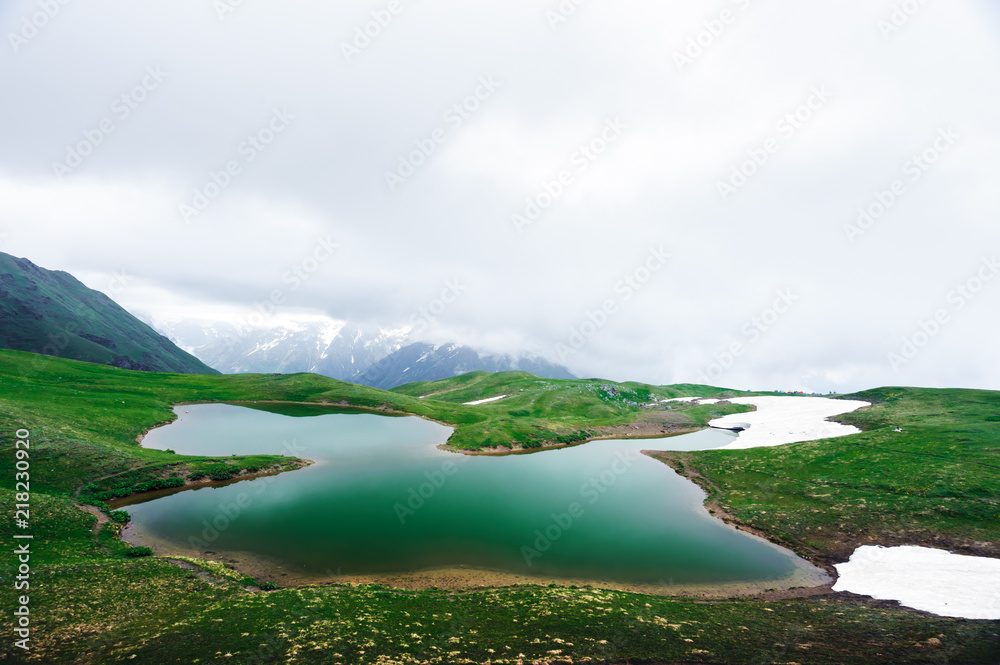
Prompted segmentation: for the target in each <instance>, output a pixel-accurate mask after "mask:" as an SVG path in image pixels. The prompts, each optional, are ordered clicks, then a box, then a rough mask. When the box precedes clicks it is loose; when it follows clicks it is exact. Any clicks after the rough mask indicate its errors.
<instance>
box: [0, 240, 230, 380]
mask: <svg viewBox="0 0 1000 665" xmlns="http://www.w3.org/2000/svg"><path fill="white" fill-rule="evenodd" d="M0 348H6V349H14V350H18V351H30V352H34V353H41V354H45V355H50V356H58V357H61V358H70V359H74V360H84V361H87V362H93V363H99V364H102V365H112V366H115V367H124V368H127V369H136V370H144V371H159V372H179V373H185V374H218V372H217V371H216V370H214V369H212V368H211V367H209V366H208V365H205V364H204V363H202V362H201V361H200V360H198V359H197V358H195V357H194V356H192V355H191V354H189V353H187V352H185V351H183V350H181V349H179V348H178V347H177V346H176V345H175V344H174V343H173V342H171V341H170V340H169V339H167V338H166V337H164V336H162V335H160V334H159V333H157V332H156V331H155V330H153V329H152V328H150V327H149V326H148V325H146V324H145V323H143V322H142V321H140V320H138V319H137V318H135V317H134V316H132V315H131V314H129V313H128V312H127V311H125V310H124V309H122V308H121V307H120V306H119V305H118V304H117V303H115V302H114V301H113V300H112V299H111V298H109V297H107V296H106V295H104V294H103V293H100V292H98V291H94V290H93V289H89V288H87V287H86V286H84V285H83V284H82V283H81V282H80V281H79V280H77V279H76V278H75V277H73V276H72V275H70V274H69V273H66V272H62V271H52V270H46V269H44V268H39V267H38V266H36V265H35V264H34V263H32V262H31V261H29V260H27V259H19V258H15V257H13V256H11V255H10V254H4V253H3V252H0Z"/></svg>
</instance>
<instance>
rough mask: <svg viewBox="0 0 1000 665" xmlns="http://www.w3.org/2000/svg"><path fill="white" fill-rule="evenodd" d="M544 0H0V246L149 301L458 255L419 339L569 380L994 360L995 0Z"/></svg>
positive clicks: (358, 304) (989, 383) (346, 281)
mask: <svg viewBox="0 0 1000 665" xmlns="http://www.w3.org/2000/svg"><path fill="white" fill-rule="evenodd" d="M571 4H572V3H568V2H567V3H562V4H561V5H560V3H557V2H547V3H538V2H529V1H528V0H506V1H505V2H494V1H492V0H488V1H484V2H479V3H459V2H454V1H448V0H420V1H419V2H417V1H415V0H413V1H410V2H408V1H407V0H398V1H397V2H393V3H390V2H388V0H385V1H384V2H358V3H346V4H345V3H337V4H335V5H329V4H328V3H324V2H319V1H318V0H291V1H289V2H283V3H264V2H255V1H254V0H244V1H243V2H242V3H238V5H237V3H235V2H231V1H228V0H219V2H213V1H212V0H203V1H202V2H192V3H157V4H156V5H153V6H151V5H150V3H134V2H125V1H124V0H109V1H108V2H103V3H100V6H93V3H90V4H85V3H77V2H68V3H67V4H65V5H61V4H58V2H52V3H45V2H39V1H37V0H36V1H24V2H22V1H10V2H6V3H4V4H3V6H2V7H0V28H2V31H0V32H2V33H3V34H4V35H5V36H6V39H5V44H4V45H3V47H4V48H3V50H0V61H2V65H0V85H2V86H3V87H2V89H3V90H4V91H5V94H4V95H3V101H2V102H0V127H2V128H3V134H4V135H3V146H4V149H3V151H2V153H0V250H3V251H7V252H10V253H14V254H17V255H23V256H27V257H29V258H31V259H32V260H34V261H36V262H38V263H40V264H42V265H44V266H46V267H50V268H60V269H64V270H68V271H70V272H73V273H75V274H78V275H80V276H81V277H82V278H84V279H85V280H86V281H87V282H88V284H90V285H92V286H94V287H96V288H101V289H103V290H105V291H107V292H109V293H111V294H112V295H113V296H114V297H115V298H116V299H118V300H119V302H121V303H122V304H123V305H124V306H126V307H132V308H137V309H143V310H145V311H150V312H152V313H154V314H156V313H162V314H164V315H165V314H166V313H168V312H169V313H170V314H171V315H177V314H178V313H180V312H190V313H191V315H192V316H227V317H228V316H239V313H240V312H246V311H248V310H249V309H251V308H252V307H253V306H254V304H255V303H257V302H259V301H261V300H262V299H267V298H268V297H269V295H270V294H271V293H272V292H274V291H275V290H280V291H281V295H282V296H283V298H284V300H283V304H282V306H281V309H282V311H284V312H287V313H289V314H291V313H295V312H299V311H306V310H309V311H319V312H323V313H326V314H327V315H329V316H332V317H335V318H340V319H350V320H354V321H360V322H377V323H380V324H382V325H384V326H387V327H394V326H401V325H405V324H406V323H407V322H409V321H410V320H411V319H412V317H413V315H414V314H415V313H417V312H419V311H420V308H422V307H428V306H429V305H430V304H431V303H432V302H433V301H434V299H435V298H437V297H438V296H439V295H440V293H441V291H442V289H444V288H446V281H447V280H458V282H459V284H460V285H461V286H462V291H463V293H462V295H461V297H459V298H458V299H457V301H456V302H455V303H453V304H451V305H449V306H448V307H447V308H446V310H445V311H444V312H443V313H442V314H441V315H440V316H439V317H437V319H436V320H435V321H434V324H433V325H432V326H431V327H430V328H429V329H428V331H427V335H429V336H430V337H432V338H436V339H438V340H440V341H443V340H451V339H454V340H457V341H462V342H467V343H471V344H475V345H478V346H482V347H485V348H488V349H490V350H503V351H512V350H517V349H524V350H528V351H532V352H536V353H544V354H546V355H548V356H550V357H551V358H553V359H555V360H562V361H563V362H565V363H566V364H567V365H568V366H569V367H570V368H571V369H572V370H573V371H575V372H577V373H579V374H583V375H591V376H597V375H600V376H605V377H609V378H614V379H636V380H643V381H650V382H656V383H669V382H678V381H696V380H705V379H711V380H713V381H714V382H715V383H719V384H724V385H733V386H737V387H753V388H788V389H798V388H807V389H814V390H823V391H826V390H850V389H858V388H864V387H870V386H873V385H884V384H920V385H932V386H945V385H948V386H968V387H988V388H998V387H1000V385H998V379H997V375H996V371H995V368H996V367H997V366H998V365H1000V350H998V349H997V346H996V344H995V343H994V338H995V332H994V330H995V328H996V325H997V323H998V316H997V311H998V308H997V306H996V304H997V300H998V298H1000V279H993V280H992V281H987V282H985V283H983V284H980V283H979V282H978V281H977V280H979V279H980V277H981V276H982V277H986V276H991V275H992V268H988V267H987V268H983V267H982V266H983V265H984V263H983V262H984V260H988V259H990V258H992V257H993V256H994V255H996V254H998V253H1000V232H998V231H997V225H996V219H997V212H998V207H1000V203H998V201H997V199H996V197H995V195H993V192H994V190H995V186H994V183H995V181H996V179H997V176H998V175H1000V174H998V170H1000V169H998V167H997V165H996V157H995V155H996V154H998V149H1000V141H998V139H1000V130H998V129H997V124H996V118H997V117H998V116H1000V113H998V111H1000V95H998V94H997V90H998V89H1000V88H998V83H1000V71H998V70H997V69H996V68H995V67H991V66H989V65H988V64H985V63H993V62H996V61H997V60H996V59H997V56H998V50H1000V49H998V47H1000V40H998V34H997V33H998V28H1000V17H998V15H997V12H996V11H995V9H994V8H993V7H992V6H991V5H990V3H988V2H985V1H975V0H956V1H955V2H951V3H947V4H942V3H932V4H927V3H924V4H919V3H916V2H902V0H899V1H898V2H897V1H892V0H879V1H878V2H870V1H868V2H862V1H861V0H847V1H846V2H842V3H838V4H836V5H832V4H827V5H810V4H804V3H793V2H791V1H790V0H783V1H782V2H779V3H778V4H774V3H769V4H767V5H766V6H765V5H764V4H763V3H758V2H756V1H755V0H734V1H733V2H724V3H689V2H688V3H679V2H668V3H663V2H650V1H640V0H630V1H624V2H616V3H609V2H597V1H596V0H595V1H593V2H586V3H581V5H580V6H579V7H578V8H577V9H576V10H575V11H574V12H573V13H572V14H571V15H569V16H566V17H565V19H566V20H556V19H554V18H553V17H555V16H559V15H558V14H557V12H558V11H559V7H560V6H563V7H565V6H571ZM230 5H234V6H235V7H234V8H233V10H232V11H226V12H223V13H222V15H221V16H220V10H219V8H220V7H227V6H230ZM45 7H48V11H49V13H53V14H54V15H52V16H51V17H47V16H44V14H43V12H44V11H45ZM54 7H58V11H57V12H54V11H53V8H54ZM390 7H391V8H392V9H395V10H396V11H395V13H392V12H390V11H389V8H390ZM724 10H725V11H726V12H727V13H726V14H725V15H723V14H722V12H723V11H724ZM906 10H911V11H912V13H907V11H906ZM373 12H375V14H374V15H373ZM554 12H555V13H554ZM43 17H44V18H43ZM389 17H391V21H390V20H388V18H389ZM377 18H381V19H382V22H383V23H386V25H384V26H378V27H377V28H376V27H375V26H377V24H372V23H371V22H372V21H374V20H376V19H377ZM25 21H27V23H25ZM893 21H895V23H893ZM36 24H37V25H38V26H40V27H36ZM896 24H898V25H896ZM366 28H367V29H368V30H369V31H370V32H371V33H373V34H374V33H377V34H375V35H374V36H372V37H368V38H358V32H357V31H358V30H361V31H362V33H363V31H364V30H365V29H366ZM366 39H367V41H366ZM345 44H348V45H352V46H351V47H345ZM123 95H124V98H123ZM456 105H457V106H456ZM796 114H797V117H796ZM109 129H110V130H113V131H107V130H109ZM90 144H95V145H93V146H91V145H90ZM432 147H433V151H432V150H431V148H432ZM91 148H92V149H91ZM68 149H72V150H74V151H77V152H86V153H89V154H86V155H84V156H82V158H81V159H79V160H77V158H76V157H73V156H69V162H68V167H72V168H64V167H56V166H54V163H55V162H61V163H63V164H64V165H67V158H68V155H67V150H68ZM414 151H417V152H416V153H415V152H414ZM421 151H422V152H421ZM422 153H431V154H429V155H426V156H425V155H424V154H422ZM925 153H926V154H925ZM915 156H916V157H917V160H919V161H917V160H914V157H915ZM401 158H402V159H404V160H407V161H409V162H410V163H411V164H417V165H416V166H412V169H411V165H410V164H408V165H406V166H404V167H403V168H402V169H401V168H400V159H401ZM77 161H78V162H79V164H78V165H77ZM932 162H933V163H932ZM227 166H229V167H231V169H230V170H231V173H225V172H226V169H227ZM734 169H735V170H736V172H735V174H734ZM739 169H743V171H744V173H746V174H750V175H749V176H747V175H744V174H740V173H739ZM411 171H412V172H411ZM387 172H388V173H394V174H395V175H394V176H393V177H389V178H387ZM560 178H562V182H561V183H560ZM894 183H895V186H896V192H895V193H893V191H892V190H893V185H894ZM222 185H224V186H222ZM196 190H197V191H198V192H200V194H199V195H196V194H195V192H196ZM199 196H205V197H206V200H207V198H208V197H212V200H211V201H210V202H209V205H207V207H204V210H200V211H199V212H198V214H193V213H192V212H191V209H195V208H197V207H198V205H196V204H203V203H205V202H206V200H199V198H198V197H199ZM880 199H881V200H880ZM184 205H187V206H190V207H191V209H188V210H187V211H186V213H185V211H184V209H183V208H182V206H184ZM533 206H537V210H535V209H533ZM859 208H865V209H870V210H871V211H872V212H873V213H874V214H875V215H878V214H881V216H879V217H878V218H877V219H876V218H874V217H873V218H871V220H870V221H868V220H863V221H862V224H861V225H858V218H859V212H858V210H859ZM883 210H884V213H883ZM535 213H537V215H536V214H535ZM515 215H520V216H521V217H520V218H517V217H515ZM532 217H534V219H530V218H532ZM518 220H519V221H518ZM329 243H335V244H336V245H337V248H336V249H335V250H332V251H331V250H329V249H328V248H327V245H328V244H329ZM661 248H662V250H663V251H665V252H667V253H669V255H670V258H669V259H668V260H666V261H665V262H664V261H660V260H654V259H652V258H651V257H652V256H653V255H655V254H656V253H657V252H659V251H660V250H661ZM647 262H649V263H647ZM986 265H987V266H988V265H989V264H988V263H987V264H986ZM311 269H314V271H313V272H309V270H311ZM296 270H298V271H300V272H301V271H305V272H302V275H305V276H307V277H308V279H302V278H301V277H300V276H297V274H296ZM980 272H982V275H981V276H980V275H979V273H980ZM116 273H117V274H122V273H124V274H125V275H127V276H128V277H129V279H128V280H127V285H126V287H125V288H120V287H121V284H119V283H118V282H116V281H115V279H116V278H115V274H116ZM119 281H120V280H119ZM630 281H631V283H630ZM960 285H961V286H962V288H963V289H967V291H966V294H963V293H962V292H960V291H959V290H958V287H959V286H960ZM638 287H641V288H638ZM980 287H981V288H980ZM972 290H977V292H976V293H973V292H972ZM605 309H609V310H612V311H610V313H609V312H607V311H605ZM779 310H780V311H779ZM939 310H940V311H941V312H943V313H941V312H939ZM936 314H940V316H941V320H942V321H944V323H941V322H934V321H933V320H934V318H935V315H936ZM595 322H596V323H595ZM928 322H929V323H928ZM904 337H905V338H907V339H909V340H910V341H911V343H914V347H916V346H919V347H920V348H913V349H911V348H909V347H907V346H906V345H904ZM734 344H738V345H739V346H737V347H735V348H736V350H737V353H733V349H734V346H733V345H734ZM890 353H896V354H897V355H898V356H899V358H897V359H895V362H894V361H893V359H892V358H891V357H890V355H889V354H890ZM906 356H912V357H911V358H908V357H906ZM724 366H726V367H724Z"/></svg>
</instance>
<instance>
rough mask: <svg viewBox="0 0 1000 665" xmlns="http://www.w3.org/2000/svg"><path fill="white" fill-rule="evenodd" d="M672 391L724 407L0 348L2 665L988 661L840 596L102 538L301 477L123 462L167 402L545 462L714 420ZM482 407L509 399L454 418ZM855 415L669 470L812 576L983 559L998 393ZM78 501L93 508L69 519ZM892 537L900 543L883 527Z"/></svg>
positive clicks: (941, 635)
mask: <svg viewBox="0 0 1000 665" xmlns="http://www.w3.org/2000/svg"><path fill="white" fill-rule="evenodd" d="M522 391H523V392H522ZM680 393H687V394H690V395H705V396H708V395H718V394H725V393H724V391H720V389H717V388H711V387H704V386H664V387H661V386H647V385H643V384H619V383H613V382H610V381H601V380H572V381H569V380H567V381H553V380H544V379H538V378H537V377H533V376H531V375H526V374H521V373H510V374H506V375H504V374H501V375H488V374H484V373H477V374H473V375H468V376H462V377H455V378H453V379H448V380H445V381H440V382H434V383H428V384H415V385H410V386H402V387H400V388H398V389H397V390H395V391H393V392H383V391H380V390H376V389H373V388H367V387H363V386H356V385H352V384H348V383H344V382H341V381H336V380H333V379H327V378H324V377H320V376H315V375H308V374H297V375H289V376H272V375H239V376H198V375H179V374H158V373H145V372H134V371H127V370H121V369H116V368H112V367H106V366H101V365H95V364H88V363H81V362H75V361H70V360H63V359H58V358H51V357H46V356H35V355H32V354H28V353H22V352H17V351H0V474H3V476H4V477H5V478H8V479H9V480H8V482H6V483H5V484H4V485H3V487H2V488H0V497H2V498H3V505H5V506H13V505H14V503H15V494H14V491H13V489H12V488H13V484H12V482H11V481H12V480H13V478H14V475H13V474H14V471H15V468H14V464H15V451H14V448H15V446H14V443H15V433H16V432H17V430H19V429H21V428H25V429H28V430H30V433H31V446H30V451H29V455H30V464H31V474H32V475H31V531H32V533H33V534H34V536H35V539H34V540H33V541H32V558H31V575H32V577H31V589H30V594H31V626H32V629H33V632H32V641H31V647H32V649H31V651H30V652H23V651H22V650H20V649H18V648H16V647H14V646H13V643H14V636H13V634H12V632H11V625H12V624H11V622H10V621H9V620H7V621H4V622H3V624H2V628H0V636H2V638H3V639H2V640H0V660H3V661H4V662H32V663H81V664H82V663H119V662H129V663H136V664H144V663H151V664H156V665H161V664H167V663H185V664H188V663H194V662H197V663H230V664H234V663H241V664H245V665H250V664H260V663H288V662H295V663H344V664H345V665H347V664H350V665H355V664H367V663H383V664H384V663H390V662H394V663H485V662H490V663H494V664H496V665H501V664H514V663H555V662H560V663H565V662H574V663H719V664H721V663H800V664H802V665H805V664H808V663H817V664H829V665H850V664H858V665H862V664H863V665H868V664H870V663H876V662H877V663H883V662H886V663H887V662H891V663H945V662H946V663H952V664H959V663H996V662H998V661H1000V622H985V621H962V620H954V619H943V618H939V617H934V616H930V615H927V614H923V613H920V612H915V611H910V610H906V609H902V608H899V607H897V606H895V605H894V604H892V603H885V602H879V601H872V600H869V599H864V598H858V597H854V596H850V595H844V594H820V595H813V596H807V597H801V598H792V597H769V596H765V597H755V598H743V599H728V600H712V601H705V600H696V599H690V598H671V597H666V596H652V595H638V594H629V593H624V592H617V591H606V590H601V589H594V588H590V587H583V588H564V587H554V586H553V587H551V588H550V587H543V586H539V585H523V586H515V587H507V588H498V589H470V590H467V591H460V592H452V591H443V590H437V589H430V590H426V591H401V590H398V589H392V588H388V587H380V586H377V585H362V586H350V585H345V584H343V583H341V582H339V581H338V580H337V579H336V578H335V577H333V578H331V580H330V583H329V584H327V585H319V586H312V587H306V588H301V589H296V588H292V589H277V590H273V591H264V590H262V588H261V587H260V586H259V585H258V584H257V582H256V581H255V580H253V579H252V578H248V577H246V576H244V575H242V574H240V573H237V572H236V571H234V570H232V569H230V568H228V567H227V566H226V565H225V564H224V563H223V562H219V561H211V560H177V559H170V558H164V557H156V556H141V557H133V556H131V555H133V554H142V553H141V552H138V553H137V552H135V551H133V550H132V549H131V548H130V547H128V546H127V545H125V544H123V543H122V542H121V540H120V538H119V537H118V534H119V532H120V529H121V522H120V521H119V519H117V518H120V517H121V516H120V515H117V514H115V513H110V514H109V513H108V511H107V509H106V508H105V507H103V504H102V499H104V498H106V497H108V496H116V495H118V494H122V493H129V492H131V491H134V490H138V489H143V488H144V487H148V484H149V483H156V482H166V481H169V480H171V479H174V478H177V479H180V480H181V481H182V482H183V481H185V480H190V479H191V477H192V476H197V475H198V474H209V475H211V474H219V475H220V476H222V477H227V478H231V477H238V475H240V474H247V473H254V472H260V471H265V472H280V471H282V470H285V469H293V468H295V467H296V466H297V464H298V463H299V461H298V460H294V459H291V458H287V457H280V456H236V457H227V458H224V459H215V458H206V457H196V456H183V455H174V454H172V453H170V452H167V451H157V450H149V449H145V448H142V447H140V446H139V445H138V444H137V442H136V437H137V436H138V435H140V434H142V433H143V432H145V431H146V430H147V429H148V428H150V427H152V426H154V425H156V424H159V423H162V422H166V421H169V420H171V419H172V418H173V417H174V414H173V412H172V411H171V409H170V406H171V405H172V404H175V403H179V402H219V401H237V402H249V403H252V402H253V401H255V400H256V401H258V402H266V401H291V402H303V403H325V404H330V405H350V406H352V407H356V408H361V409H364V410H368V411H381V412H387V413H388V412H392V413H411V414H416V415H420V416H423V417H426V418H432V419H434V420H437V421H439V422H444V423H448V424H450V425H452V426H453V427H454V428H455V434H454V435H453V440H454V439H455V437H459V439H460V441H459V443H461V444H462V445H463V446H467V447H470V448H482V447H483V446H484V445H486V442H484V441H483V440H480V439H477V436H481V435H483V434H484V433H485V431H486V429H489V431H490V433H491V434H490V436H492V435H493V434H492V433H493V431H494V428H498V429H500V430H502V428H503V427H506V426H509V430H503V431H506V432H508V434H510V435H509V436H505V437H501V436H499V435H498V436H497V440H496V442H495V443H497V444H509V445H513V444H514V443H515V442H516V441H518V440H519V439H518V437H522V436H524V437H525V438H524V440H523V442H524V443H528V442H531V443H534V444H537V445H543V443H545V442H549V443H551V442H553V440H554V437H557V436H559V434H560V432H564V431H576V432H580V431H585V432H587V433H590V434H593V433H595V431H598V430H599V428H600V427H616V426H618V427H621V426H626V427H630V428H631V427H636V426H637V424H641V423H644V422H647V419H648V418H650V417H651V415H653V416H657V417H662V416H663V414H665V416H669V417H670V418H672V419H674V422H675V423H676V424H677V425H678V427H687V428H693V427H698V426H699V425H700V423H703V422H704V421H705V420H707V419H708V418H710V417H711V416H712V411H715V410H719V409H720V407H718V406H704V407H691V406H686V405H677V406H676V407H674V408H672V409H671V410H670V411H663V410H662V407H660V406H657V407H644V406H643V403H644V401H645V400H648V399H651V398H653V397H656V398H662V397H669V396H674V395H677V394H680ZM501 394H508V395H511V397H510V398H507V399H504V400H500V401H497V402H491V403H489V404H483V405H479V406H465V405H464V402H467V401H475V400H477V399H484V398H488V397H493V396H497V395H501ZM860 397H863V398H864V397H868V398H870V399H877V400H878V404H877V405H876V407H875V408H873V409H869V410H867V411H862V412H858V413H857V414H852V416H850V418H851V419H853V420H854V421H855V422H856V423H857V424H858V425H859V426H861V427H863V428H866V429H867V430H868V431H867V432H865V433H864V434H861V435H856V436H851V437H846V438H844V439H838V440H835V441H829V442H821V443H805V444H795V445H792V446H784V447H781V448H773V449H759V450H752V451H714V452H708V453H690V454H685V456H684V459H683V461H684V462H685V463H687V464H688V465H696V466H697V468H698V469H699V471H700V472H701V474H703V476H702V477H703V478H710V479H711V483H712V484H713V486H714V488H715V489H714V490H713V492H716V495H715V496H716V497H717V498H718V499H719V500H720V501H722V502H723V503H725V504H726V505H727V506H728V507H729V508H730V509H731V510H732V512H733V513H734V514H735V515H737V516H738V517H739V518H740V519H742V520H744V521H746V522H747V523H751V524H753V525H755V526H756V527H757V528H758V529H760V530H761V531H763V532H765V533H767V534H768V535H769V536H771V537H773V538H774V539H776V540H785V541H788V542H791V543H792V544H795V542H801V543H803V544H804V545H805V546H807V547H811V548H813V549H814V550H815V551H814V552H812V554H811V556H812V558H813V559H814V560H822V557H824V556H829V555H831V553H832V552H833V550H831V549H830V548H831V547H833V546H836V544H837V542H839V541H837V540H836V539H835V538H831V537H830V536H831V533H832V531H833V529H835V528H836V529H840V528H846V529H855V530H856V531H857V533H858V534H863V536H864V537H865V538H867V537H871V538H873V539H875V540H877V541H882V540H883V539H892V538H897V537H898V538H904V537H910V536H920V537H924V536H926V537H933V536H937V537H938V540H936V541H935V542H936V543H937V544H938V545H939V546H941V547H953V546H955V547H965V546H966V545H967V544H968V543H970V542H971V541H972V540H974V539H979V540H978V542H980V543H984V545H983V549H984V551H985V550H988V549H989V548H995V547H996V546H997V543H998V542H1000V528H998V526H997V523H996V513H997V512H1000V511H998V510H997V507H996V501H997V498H996V497H997V495H998V492H997V487H996V477H997V473H996V455H997V452H998V451H997V446H996V441H997V440H998V439H997V430H996V426H997V425H996V423H997V421H998V418H997V417H996V415H997V414H998V413H1000V411H998V407H1000V393H988V392H981V391H922V390H912V389H887V390H882V391H869V393H865V394H862V395H860ZM258 406H264V405H263V404H258ZM721 410H723V411H724V410H726V407H721ZM657 422H659V421H657ZM597 423H601V424H600V425H599V424H597ZM890 425H899V426H902V427H903V428H904V433H903V435H901V436H896V437H895V438H894V437H893V436H891V435H890V432H889V431H887V427H889V426H890ZM487 426H488V428H487ZM636 431H639V430H636ZM892 434H894V433H892ZM453 445H454V441H453ZM669 445H670V439H663V440H660V441H655V442H654V441H651V442H650V444H649V447H656V448H669ZM673 463H678V462H677V460H676V459H675V460H673ZM291 472H292V473H294V471H291ZM911 492H912V493H911ZM85 502H89V503H92V504H95V505H97V506H101V507H102V510H94V508H93V507H92V506H83V507H81V503H85ZM862 506H863V507H862ZM84 507H88V508H91V510H94V513H88V512H85V511H84V509H83V508H84ZM655 508H656V507H652V509H655ZM772 511H773V512H772ZM991 514H992V517H991ZM98 516H99V517H98ZM99 520H100V521H99ZM849 522H854V523H856V524H855V525H851V524H849ZM841 525H844V526H841ZM903 528H910V529H911V532H910V533H902V532H901V529H903ZM769 530H770V531H769ZM12 531H13V523H12V522H11V520H10V519H8V520H5V521H4V522H3V526H2V527H0V536H2V537H3V538H4V540H5V542H8V543H11V542H13V541H12V540H11V535H12ZM796 534H799V535H796ZM800 536H801V540H800V541H795V540H794V539H795V538H798V537H800ZM15 565H16V562H15V559H14V557H12V556H11V555H10V554H8V555H5V556H3V557H0V584H2V585H4V586H5V587H6V588H8V589H10V588H12V583H13V577H14V576H15V574H16V568H15ZM664 592H665V594H669V593H670V589H669V588H665V589H664Z"/></svg>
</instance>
